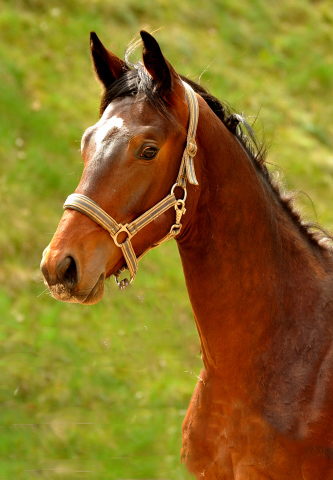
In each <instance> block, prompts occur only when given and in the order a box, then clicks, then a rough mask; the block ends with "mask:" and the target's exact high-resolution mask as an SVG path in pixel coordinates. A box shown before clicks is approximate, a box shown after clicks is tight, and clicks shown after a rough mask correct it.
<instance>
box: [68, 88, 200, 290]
mask: <svg viewBox="0 0 333 480" xmlns="http://www.w3.org/2000/svg"><path fill="white" fill-rule="evenodd" d="M183 84H184V87H185V94H186V100H187V104H188V108H189V126H188V131H187V141H186V147H185V150H184V153H183V157H182V161H181V164H180V169H179V172H178V177H177V181H176V183H175V184H174V185H173V187H172V188H171V192H170V193H169V195H167V196H166V197H165V198H163V200H161V201H160V202H159V203H157V204H156V205H155V206H154V207H152V208H150V209H149V210H147V212H145V213H143V214H142V215H141V216H140V217H138V218H136V219H135V220H133V221H132V222H131V223H126V224H125V225H122V224H121V223H117V222H116V220H114V219H113V218H112V217H111V216H110V215H108V214H107V213H106V212H105V211H104V210H103V209H102V208H101V207H100V206H99V205H98V204H97V203H96V202H94V201H93V200H91V199H90V198H89V197H86V196H85V195H81V194H80V193H73V194H72V195H69V197H68V198H67V200H66V201H65V203H64V209H72V210H77V211H78V212H81V213H83V214H85V215H87V216H88V217H89V218H91V219H92V220H94V221H95V222H96V223H98V225H100V226H101V227H103V228H104V229H105V230H107V231H108V232H109V233H110V235H111V238H112V239H113V241H114V243H115V244H116V245H117V247H119V248H121V250H122V253H123V255H124V258H125V261H126V265H125V266H123V267H122V268H121V269H120V270H118V272H117V273H116V274H115V278H116V282H117V284H118V286H119V288H120V289H122V288H125V287H126V286H127V285H129V284H130V283H132V282H133V281H134V279H135V275H136V272H137V269H138V261H139V260H140V259H141V258H142V257H143V256H144V255H145V254H146V253H147V252H148V251H149V250H151V249H152V248H156V247H158V246H159V245H161V244H162V243H163V242H165V241H167V240H170V239H172V238H174V237H176V236H177V235H178V234H179V232H180V230H181V228H182V224H181V223H180V222H181V218H182V216H183V215H184V214H185V212H186V209H185V200H186V196H187V190H186V183H187V180H188V181H189V183H191V184H192V185H198V181H197V178H196V176H195V171H194V163H193V158H194V156H195V155H196V153H197V145H196V142H195V135H196V130H197V125H198V119H199V106H198V100H197V96H196V94H195V92H194V91H193V89H192V88H191V87H190V86H189V85H188V84H187V83H185V82H183ZM176 187H180V188H181V189H182V190H183V193H184V194H183V198H181V199H177V198H176V196H175V193H174V191H175V189H176ZM171 207H174V208H175V211H176V221H175V223H174V224H173V225H172V227H171V228H170V231H169V233H168V234H167V235H166V236H165V237H163V238H162V239H161V240H160V241H159V242H157V243H155V244H154V245H152V246H151V247H150V248H148V249H147V250H146V251H145V252H143V253H142V254H141V255H139V256H138V257H137V256H136V255H135V252H134V250H133V246H132V243H131V238H132V237H133V236H134V235H135V234H136V233H138V232H139V231H140V230H141V229H142V228H143V227H145V226H146V225H148V223H150V222H152V221H153V220H155V219H156V218H157V217H159V216H160V215H162V213H164V212H166V211H167V210H169V208H171ZM122 232H124V233H126V234H127V238H126V239H125V240H124V241H123V242H122V243H120V242H119V241H118V238H119V237H118V235H119V234H120V233H122ZM126 268H127V269H128V270H129V272H130V280H128V279H127V278H125V279H124V280H121V281H119V275H120V274H121V272H123V271H124V270H126Z"/></svg>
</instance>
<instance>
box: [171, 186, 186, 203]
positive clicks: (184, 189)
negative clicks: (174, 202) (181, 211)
mask: <svg viewBox="0 0 333 480" xmlns="http://www.w3.org/2000/svg"><path fill="white" fill-rule="evenodd" d="M176 187H179V188H181V189H182V190H183V192H184V197H183V198H181V199H179V200H182V201H183V202H185V200H186V197H187V190H186V187H182V186H181V185H179V184H178V183H175V184H174V185H173V186H172V189H171V195H173V192H174V190H175V188H176Z"/></svg>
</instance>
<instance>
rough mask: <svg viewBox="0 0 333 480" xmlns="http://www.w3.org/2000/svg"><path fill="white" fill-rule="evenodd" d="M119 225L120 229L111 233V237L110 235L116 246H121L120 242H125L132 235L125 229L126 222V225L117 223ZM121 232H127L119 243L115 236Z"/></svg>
mask: <svg viewBox="0 0 333 480" xmlns="http://www.w3.org/2000/svg"><path fill="white" fill-rule="evenodd" d="M119 226H120V229H119V230H118V232H117V233H115V234H114V235H111V237H112V240H113V241H114V243H115V244H116V245H117V247H120V248H121V246H122V244H123V243H125V242H126V240H127V239H128V238H132V235H131V233H130V232H129V231H128V230H127V224H126V225H119ZM121 232H125V233H126V234H127V238H125V240H124V241H123V242H121V243H119V242H118V240H117V237H118V234H119V233H121Z"/></svg>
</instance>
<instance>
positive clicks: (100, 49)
mask: <svg viewBox="0 0 333 480" xmlns="http://www.w3.org/2000/svg"><path fill="white" fill-rule="evenodd" d="M90 51H91V56H92V59H93V63H94V69H95V72H96V75H97V78H98V79H99V80H100V82H101V83H102V84H103V85H104V87H105V88H106V89H107V88H108V87H110V85H112V84H113V82H115V81H116V80H117V79H118V78H119V77H121V75H122V74H123V73H124V72H125V71H126V70H128V67H127V65H126V63H125V62H124V61H123V60H121V59H120V58H118V57H117V56H116V55H114V54H113V53H111V52H109V50H107V49H106V48H105V47H104V45H103V44H102V42H101V41H100V39H99V38H98V36H97V35H96V33H95V32H91V33H90Z"/></svg>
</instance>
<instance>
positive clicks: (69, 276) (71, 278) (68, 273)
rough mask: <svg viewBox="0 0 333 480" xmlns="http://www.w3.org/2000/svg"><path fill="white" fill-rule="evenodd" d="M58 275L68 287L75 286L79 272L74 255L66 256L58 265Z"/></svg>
mask: <svg viewBox="0 0 333 480" xmlns="http://www.w3.org/2000/svg"><path fill="white" fill-rule="evenodd" d="M57 275H58V278H59V280H60V282H61V283H62V284H63V285H64V286H65V287H67V288H69V289H70V288H74V287H75V286H76V285H77V283H78V273H77V268H76V263H75V260H74V258H73V257H65V258H64V259H63V260H62V261H61V262H60V263H59V265H58V268H57Z"/></svg>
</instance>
